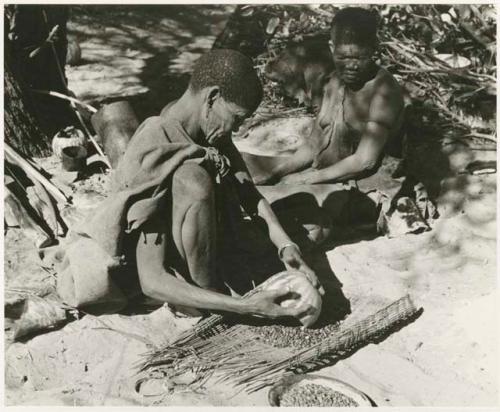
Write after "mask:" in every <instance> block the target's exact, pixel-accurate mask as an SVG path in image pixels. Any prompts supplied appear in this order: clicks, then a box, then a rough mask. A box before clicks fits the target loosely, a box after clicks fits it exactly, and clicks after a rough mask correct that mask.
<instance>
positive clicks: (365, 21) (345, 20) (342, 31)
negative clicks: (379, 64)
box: [331, 7, 378, 48]
mask: <svg viewBox="0 0 500 412" xmlns="http://www.w3.org/2000/svg"><path fill="white" fill-rule="evenodd" d="M377 26H378V15H377V13H376V12H375V11H370V10H367V9H363V8H361V7H346V8H345V9H341V10H339V11H338V12H337V14H335V17H334V18H333V20H332V30H331V39H332V41H333V43H334V44H358V45H360V46H365V47H373V48H375V47H376V46H377Z"/></svg>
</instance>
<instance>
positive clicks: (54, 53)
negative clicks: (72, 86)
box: [43, 11, 112, 169]
mask: <svg viewBox="0 0 500 412" xmlns="http://www.w3.org/2000/svg"><path fill="white" fill-rule="evenodd" d="M43 17H44V19H45V23H47V24H48V19H47V14H46V13H45V11H43ZM50 47H51V49H52V54H53V55H54V59H55V61H56V65H57V70H58V71H59V76H60V77H61V82H62V84H63V86H64V88H65V89H66V92H69V90H68V85H67V83H66V79H65V78H64V72H63V69H62V67H61V62H60V61H59V57H58V56H57V52H56V48H55V47H54V43H52V42H50ZM59 97H60V96H59ZM70 102H71V107H72V108H73V110H74V111H75V113H76V117H78V121H79V122H80V123H81V125H82V127H83V129H84V130H85V132H86V133H87V136H88V138H89V140H90V141H91V142H92V144H93V145H94V147H95V148H96V150H97V153H99V155H101V157H102V159H103V161H104V163H106V165H107V166H108V167H109V168H110V169H112V167H111V163H110V162H109V160H108V158H107V157H106V155H105V154H104V152H103V151H102V149H101V147H100V146H99V145H98V144H97V142H96V141H95V139H94V138H93V137H92V134H91V133H90V131H89V129H88V128H87V126H86V125H85V122H84V121H83V119H82V117H81V115H80V113H79V112H78V110H77V109H76V107H75V106H74V102H73V101H72V100H70ZM90 107H92V106H90ZM93 109H94V110H95V112H97V110H96V109H95V108H93ZM95 112H93V113H95Z"/></svg>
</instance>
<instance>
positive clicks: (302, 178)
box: [278, 172, 309, 185]
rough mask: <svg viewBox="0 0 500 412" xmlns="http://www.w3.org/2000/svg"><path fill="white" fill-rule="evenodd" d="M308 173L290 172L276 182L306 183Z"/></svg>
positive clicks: (285, 183) (288, 183)
mask: <svg viewBox="0 0 500 412" xmlns="http://www.w3.org/2000/svg"><path fill="white" fill-rule="evenodd" d="M308 177H309V174H308V173H307V172H302V173H292V174H290V175H288V176H283V177H282V178H281V180H280V181H279V182H278V184H280V185H303V184H307V183H309V182H308Z"/></svg>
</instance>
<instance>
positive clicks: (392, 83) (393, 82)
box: [373, 67, 403, 96]
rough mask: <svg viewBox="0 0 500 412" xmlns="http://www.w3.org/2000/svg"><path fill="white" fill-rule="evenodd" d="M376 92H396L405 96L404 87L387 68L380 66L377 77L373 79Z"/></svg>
mask: <svg viewBox="0 0 500 412" xmlns="http://www.w3.org/2000/svg"><path fill="white" fill-rule="evenodd" d="M373 89H374V92H380V93H391V94H393V93H395V94H400V95H401V96H403V87H402V86H401V84H400V83H399V82H398V80H397V79H396V78H395V77H394V75H393V74H392V73H390V72H389V71H388V70H387V69H385V68H383V67H379V69H378V71H377V74H376V76H375V78H374V79H373Z"/></svg>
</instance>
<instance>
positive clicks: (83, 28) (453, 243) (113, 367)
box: [5, 8, 499, 407]
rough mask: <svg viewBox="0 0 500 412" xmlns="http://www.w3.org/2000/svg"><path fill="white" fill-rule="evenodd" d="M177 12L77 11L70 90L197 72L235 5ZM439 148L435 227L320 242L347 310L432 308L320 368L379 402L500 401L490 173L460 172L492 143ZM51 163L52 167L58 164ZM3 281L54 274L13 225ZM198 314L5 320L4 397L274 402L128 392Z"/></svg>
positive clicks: (128, 90)
mask: <svg viewBox="0 0 500 412" xmlns="http://www.w3.org/2000/svg"><path fill="white" fill-rule="evenodd" d="M199 9H201V8H199ZM182 12H183V10H180V11H177V14H175V13H172V14H171V15H167V14H164V15H159V14H158V13H150V14H147V15H145V16H144V19H143V20H137V19H134V17H133V16H129V17H128V20H127V13H126V12H123V13H122V14H120V15H117V16H115V17H116V19H114V20H113V21H118V18H123V19H126V26H119V25H118V23H117V24H116V26H110V25H109V24H104V23H103V22H101V21H100V20H99V14H98V13H96V14H95V16H94V15H92V14H88V15H84V14H82V13H80V14H77V15H75V17H74V20H73V21H72V23H71V25H70V29H71V33H72V34H73V35H74V36H77V37H78V38H79V39H80V41H81V42H82V50H83V58H84V64H82V65H81V66H78V67H74V68H71V69H70V70H68V78H69V85H70V88H72V89H73V90H74V91H75V92H76V94H77V95H78V96H80V97H81V98H84V99H87V100H89V101H90V100H95V101H97V100H102V98H103V96H105V95H108V96H109V95H113V96H121V95H124V94H127V95H130V94H137V93H143V92H146V93H148V92H150V88H151V84H153V85H154V82H153V83H151V81H152V79H158V78H161V76H162V70H164V73H167V74H166V75H165V76H167V77H168V76H170V75H171V73H172V72H175V70H180V68H182V69H186V70H189V69H188V68H189V64H190V63H189V62H191V61H192V60H193V59H194V58H195V57H196V56H197V55H199V53H201V52H203V50H206V49H208V48H209V47H210V45H211V42H212V41H213V39H214V36H215V34H216V33H217V32H218V30H220V29H221V27H223V24H224V18H226V17H227V15H228V14H227V13H226V12H225V10H223V8H218V9H217V8H215V9H214V10H213V14H212V15H211V17H206V16H205V17H204V18H203V22H204V24H203V25H198V26H197V27H196V33H195V34H196V35H195V36H194V37H191V33H190V32H189V29H190V26H189V24H191V25H192V18H193V16H190V17H189V18H187V17H186V14H185V13H182ZM199 13H202V11H199ZM209 16H210V15H209ZM93 17H95V18H93ZM107 21H108V22H109V20H107ZM153 30H154V35H153ZM103 33H108V34H110V38H104V37H102V36H101V35H102V34H103ZM131 34H133V35H134V37H131ZM165 45H168V47H167V46H165ZM167 48H168V49H169V50H170V49H175V51H176V52H175V53H174V54H173V53H172V52H171V51H170V52H169V53H170V57H169V56H167V57H168V58H167V57H166V60H164V61H167V62H168V64H166V65H164V66H162V65H158V64H157V65H153V66H154V70H153V69H151V70H152V71H149V72H148V74H147V76H145V75H144V71H145V70H144V68H145V67H148V66H149V67H151V59H155V58H156V57H157V56H158V55H161V54H162V53H165V50H166V49H167ZM160 69H161V70H160ZM148 70H149V69H148ZM148 84H149V86H148ZM443 156H445V157H446V159H447V161H448V163H449V165H450V170H451V171H452V173H451V174H450V175H449V176H448V177H446V178H439V184H440V186H441V196H440V198H439V202H438V206H439V211H440V213H441V215H442V216H441V218H440V219H439V220H438V221H437V224H436V226H435V228H434V229H433V230H432V231H430V232H426V233H424V234H420V235H405V236H402V237H398V238H395V239H389V238H384V237H380V238H376V239H372V240H360V241H357V242H351V243H350V244H344V245H337V246H336V247H334V248H333V249H331V250H329V251H327V252H326V258H327V262H328V264H329V269H331V270H333V272H334V275H332V274H331V271H325V273H318V274H319V275H320V277H323V280H324V281H325V282H328V281H333V279H332V276H335V277H336V278H337V279H338V280H339V281H340V282H341V283H342V291H343V293H344V295H345V297H346V298H347V299H348V300H349V304H350V310H351V314H350V315H349V317H351V318H352V319H357V318H362V317H364V316H366V315H369V314H371V313H373V312H375V311H376V310H378V309H380V308H382V307H383V306H385V305H387V304H389V303H391V302H392V301H394V300H396V299H398V298H400V297H401V296H403V295H405V294H406V293H410V294H411V296H412V297H413V299H414V300H415V302H416V303H417V304H418V305H420V306H422V307H423V309H424V311H423V313H422V315H421V316H420V317H419V318H418V319H417V320H416V321H415V322H414V323H412V324H410V325H408V326H406V327H404V328H403V329H402V330H400V331H399V332H397V333H395V334H394V335H392V336H390V337H389V338H388V339H386V340H385V341H383V342H381V343H379V344H376V345H373V344H372V345H369V346H367V347H365V348H363V349H361V350H359V351H358V352H357V353H355V354H354V355H352V356H351V357H349V358H347V359H345V360H343V361H340V362H338V363H337V364H335V365H333V366H330V367H327V368H324V369H322V370H321V371H319V372H316V373H318V374H321V375H325V376H332V377H335V378H338V379H342V380H345V381H346V382H348V383H350V384H352V385H354V386H356V387H357V388H359V389H360V390H362V391H364V392H365V393H366V394H368V395H369V396H370V397H371V398H372V399H373V400H374V401H375V403H376V404H377V405H379V406H410V405H411V406H475V407H479V406H495V405H498V386H499V385H498V382H499V381H498V346H499V345H498V304H497V302H498V296H497V293H498V292H497V277H496V264H497V263H496V209H497V205H496V174H493V175H482V176H466V175H457V174H456V172H458V171H460V170H462V169H463V167H464V166H466V165H467V164H468V163H469V162H471V161H472V160H475V159H480V160H483V159H488V158H491V157H495V153H494V152H488V151H474V150H470V149H467V148H465V147H464V146H460V145H452V146H448V147H447V148H446V149H443ZM44 164H46V165H49V166H50V161H49V160H45V161H44ZM52 166H54V165H53V164H52ZM56 166H57V165H56ZM107 178H108V177H107V176H93V177H92V179H93V180H92V181H91V182H90V183H88V182H87V183H79V184H77V185H76V189H75V190H76V191H77V193H80V194H81V193H84V192H85V189H88V188H89V187H93V188H94V189H97V190H98V191H101V192H102V191H103V190H104V188H105V183H106V179H107ZM326 273H329V275H327V274H326ZM325 276H330V279H326V278H324V277H325ZM5 279H6V286H7V287H8V288H10V289H13V288H15V287H21V286H24V287H30V288H31V289H32V290H35V291H37V290H40V289H43V288H50V287H51V286H53V284H54V282H55V275H54V274H53V273H52V272H51V271H50V270H49V269H46V268H45V269H44V268H43V267H42V265H41V261H40V259H39V258H38V255H37V251H36V250H35V248H34V246H33V244H32V242H31V240H30V239H28V238H26V237H25V236H24V235H23V233H22V232H21V231H19V230H9V231H8V232H7V233H6V236H5ZM16 299H19V296H16V294H12V293H11V294H10V295H9V294H6V302H7V303H14V302H15V301H16ZM194 321H195V320H193V319H188V318H177V317H175V316H174V315H173V314H172V313H171V312H170V311H169V310H168V309H167V308H166V307H161V308H158V309H155V310H153V309H145V308H141V309H137V310H136V311H135V313H126V314H119V315H118V314H117V315H107V316H100V317H94V316H84V317H83V318H82V319H80V320H77V321H73V322H71V323H69V324H67V325H66V326H64V327H63V328H61V329H59V330H55V331H52V332H50V333H45V334H41V335H39V336H36V337H34V338H32V339H30V340H28V341H25V342H17V343H12V342H11V341H10V340H9V332H10V331H11V327H12V322H9V320H8V319H7V320H6V323H5V327H6V329H7V331H6V332H7V333H6V336H7V341H6V354H5V360H6V362H5V365H6V370H5V379H6V391H5V397H6V403H7V405H190V406H201V405H243V406H251V405H263V406H264V405H267V389H264V390H262V391H259V392H257V393H255V394H252V395H251V396H248V395H245V394H242V393H240V394H237V395H234V391H233V390H232V389H231V388H230V387H225V386H209V387H208V388H207V390H206V391H204V392H201V393H193V392H190V391H186V392H180V393H175V394H173V395H167V396H164V395H162V393H163V392H162V390H163V389H164V388H162V385H161V384H158V385H156V387H155V386H154V385H153V386H151V387H148V388H147V391H146V392H145V393H142V394H141V395H139V394H136V393H135V392H134V388H133V387H134V382H135V377H134V373H135V372H136V369H135V368H134V367H135V365H136V364H137V362H138V361H140V360H141V358H142V354H144V353H145V352H147V351H148V350H150V349H151V348H153V347H158V346H161V345H163V344H165V342H168V341H169V340H171V339H173V338H174V337H175V336H176V335H177V334H178V333H179V332H180V331H182V330H184V329H186V328H189V327H190V326H191V325H192V324H193V322H194ZM145 395H148V396H145Z"/></svg>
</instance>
